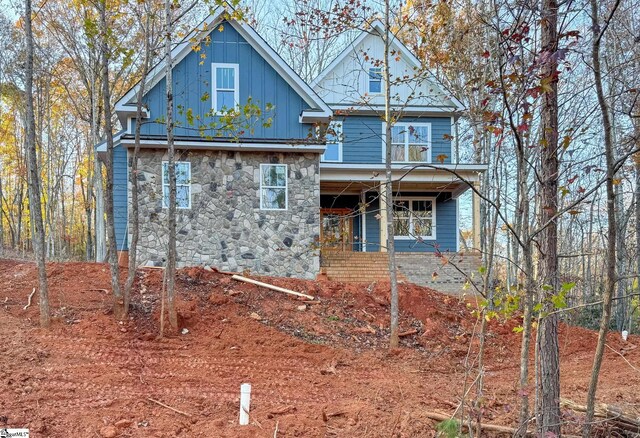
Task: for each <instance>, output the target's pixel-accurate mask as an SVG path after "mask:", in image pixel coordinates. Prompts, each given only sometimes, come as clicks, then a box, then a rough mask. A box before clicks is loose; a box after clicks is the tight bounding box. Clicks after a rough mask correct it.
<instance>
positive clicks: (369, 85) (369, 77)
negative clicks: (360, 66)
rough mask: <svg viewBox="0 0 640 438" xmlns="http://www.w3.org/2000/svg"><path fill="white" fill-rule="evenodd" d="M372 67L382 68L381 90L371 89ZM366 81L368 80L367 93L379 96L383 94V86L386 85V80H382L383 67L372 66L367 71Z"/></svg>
mask: <svg viewBox="0 0 640 438" xmlns="http://www.w3.org/2000/svg"><path fill="white" fill-rule="evenodd" d="M372 68H378V69H380V91H371V69H372ZM365 73H366V76H367V78H366V81H367V85H366V87H365V88H366V90H367V94H369V95H371V96H379V95H381V94H383V87H384V81H383V80H382V67H375V66H370V67H369V68H368V69H367V70H366V71H365Z"/></svg>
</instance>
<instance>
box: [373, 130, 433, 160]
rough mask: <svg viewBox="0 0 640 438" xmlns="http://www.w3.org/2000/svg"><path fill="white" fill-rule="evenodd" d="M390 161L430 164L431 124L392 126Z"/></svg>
mask: <svg viewBox="0 0 640 438" xmlns="http://www.w3.org/2000/svg"><path fill="white" fill-rule="evenodd" d="M383 126H384V125H383ZM391 161H394V162H403V163H430V162H431V124H430V123H396V124H395V125H393V127H392V128H391Z"/></svg>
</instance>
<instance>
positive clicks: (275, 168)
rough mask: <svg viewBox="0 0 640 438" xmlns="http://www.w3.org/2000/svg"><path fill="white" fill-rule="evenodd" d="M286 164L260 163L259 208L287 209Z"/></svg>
mask: <svg viewBox="0 0 640 438" xmlns="http://www.w3.org/2000/svg"><path fill="white" fill-rule="evenodd" d="M287 198H288V195H287V165H286V164H261V165H260V209H261V210H286V209H287V201H288V199H287Z"/></svg>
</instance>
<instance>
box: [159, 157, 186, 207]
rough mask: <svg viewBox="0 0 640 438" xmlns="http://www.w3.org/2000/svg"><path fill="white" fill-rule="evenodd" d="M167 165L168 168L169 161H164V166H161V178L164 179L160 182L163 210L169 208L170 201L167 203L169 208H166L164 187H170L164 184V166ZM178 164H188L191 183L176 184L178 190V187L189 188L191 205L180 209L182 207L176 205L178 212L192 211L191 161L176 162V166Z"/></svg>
mask: <svg viewBox="0 0 640 438" xmlns="http://www.w3.org/2000/svg"><path fill="white" fill-rule="evenodd" d="M165 164H167V167H169V161H163V162H162V164H161V166H162V169H161V172H162V174H161V175H160V177H161V178H162V179H161V180H160V182H161V184H160V187H161V196H162V208H169V207H168V204H169V202H168V201H167V206H166V207H165V205H164V186H165V185H168V184H165V183H164V165H165ZM177 164H186V165H187V167H188V168H189V183H188V184H178V183H177V182H176V189H177V188H178V186H186V187H189V205H188V206H187V207H180V206H178V205H176V208H177V209H178V210H190V209H191V180H192V176H191V162H190V161H174V165H177Z"/></svg>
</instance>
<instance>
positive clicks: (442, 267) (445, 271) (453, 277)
mask: <svg viewBox="0 0 640 438" xmlns="http://www.w3.org/2000/svg"><path fill="white" fill-rule="evenodd" d="M445 258H446V259H447V260H449V261H448V262H447V263H445V262H444V259H445ZM396 263H397V265H398V270H399V271H400V272H401V273H402V274H404V276H405V277H406V278H407V280H409V281H410V282H412V283H415V284H419V285H422V286H428V287H430V288H432V289H435V290H438V291H440V292H446V293H450V294H455V295H461V294H462V293H466V294H469V295H473V294H474V293H475V288H474V287H473V286H471V285H469V286H468V287H467V288H466V289H465V283H466V281H467V279H468V278H469V280H470V281H472V282H473V283H474V284H476V285H478V286H480V285H481V284H482V279H481V276H480V274H479V272H478V269H479V268H480V263H481V260H480V254H478V253H464V254H460V253H444V254H443V257H437V256H436V255H435V254H434V253H417V252H398V253H396ZM456 268H457V269H456ZM460 271H462V272H460ZM465 275H466V276H465Z"/></svg>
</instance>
